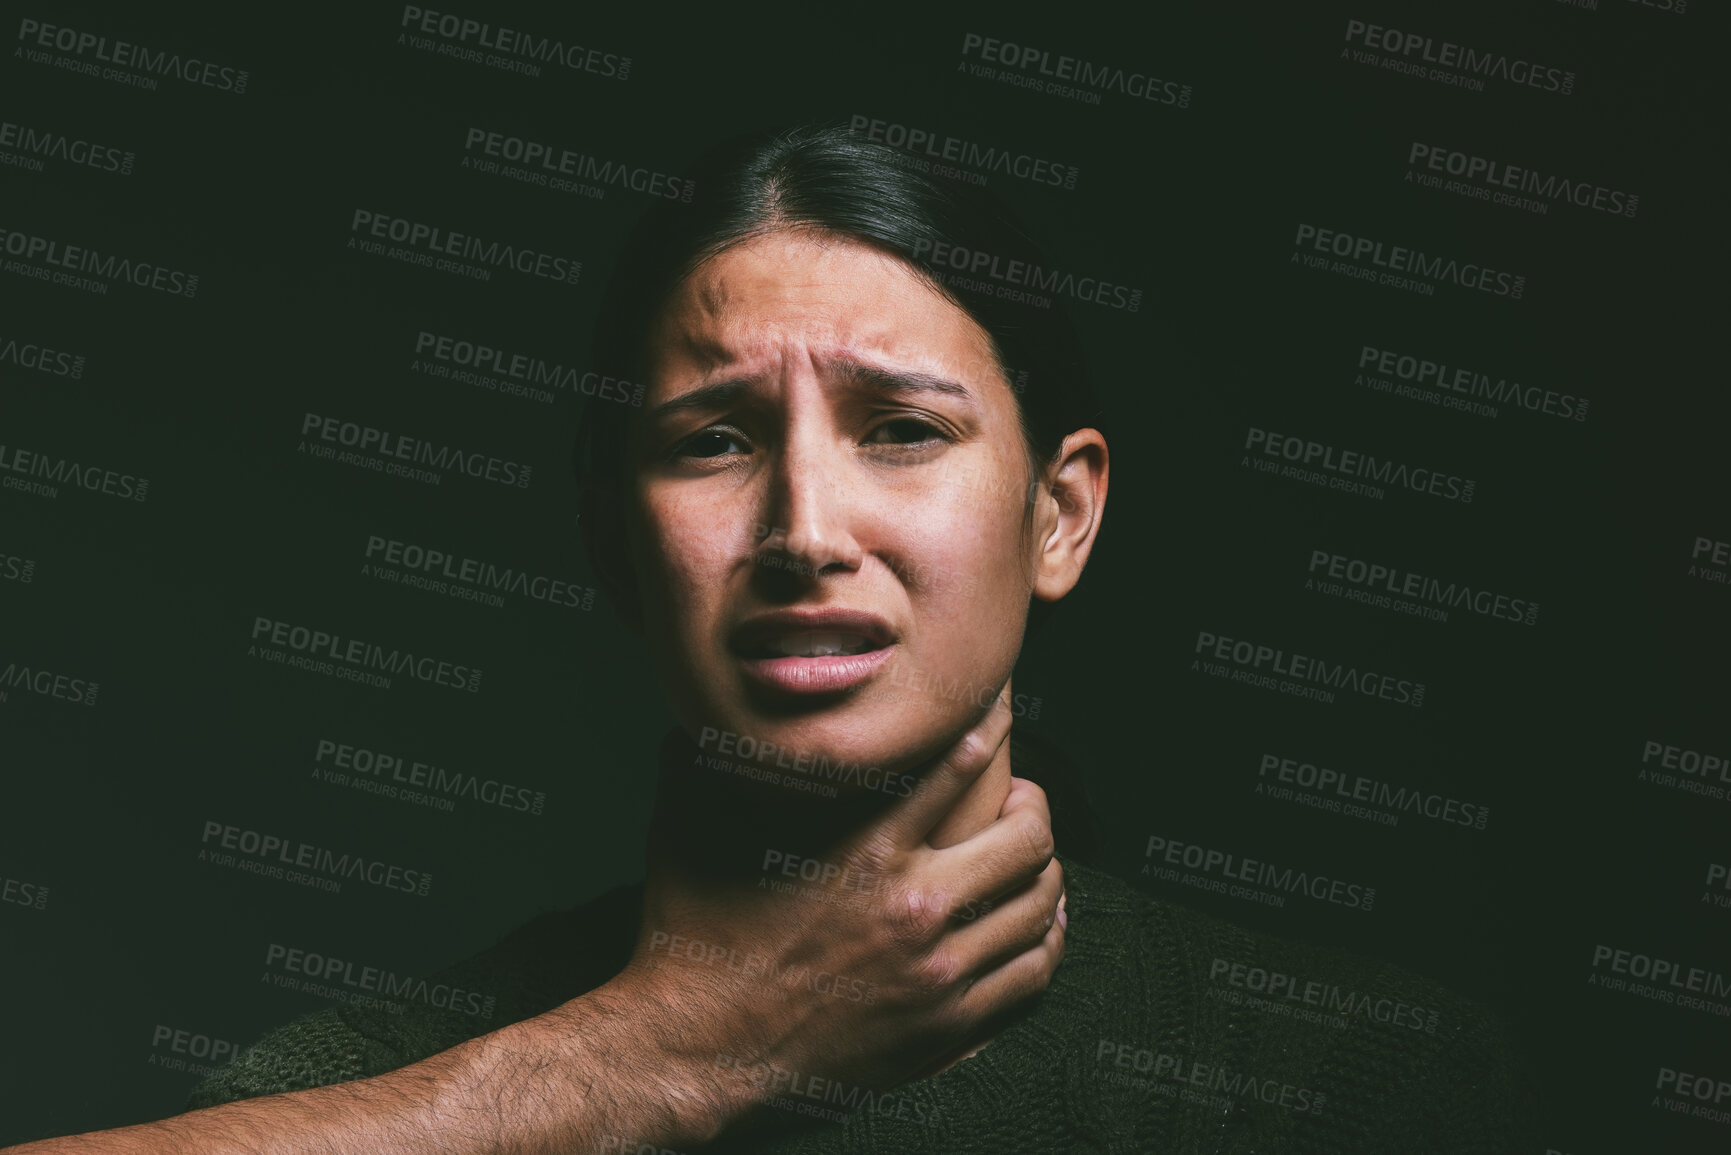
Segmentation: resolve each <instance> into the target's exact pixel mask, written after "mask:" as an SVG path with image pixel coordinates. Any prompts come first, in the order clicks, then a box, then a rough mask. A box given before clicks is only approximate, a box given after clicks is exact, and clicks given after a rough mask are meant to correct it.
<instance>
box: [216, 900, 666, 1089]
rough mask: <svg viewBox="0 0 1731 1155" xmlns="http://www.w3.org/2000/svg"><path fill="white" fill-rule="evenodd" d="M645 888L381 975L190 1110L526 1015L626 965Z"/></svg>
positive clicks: (394, 1063) (380, 1067)
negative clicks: (429, 965) (472, 950)
mask: <svg viewBox="0 0 1731 1155" xmlns="http://www.w3.org/2000/svg"><path fill="white" fill-rule="evenodd" d="M641 889H642V888H641V886H640V885H632V886H618V887H614V888H613V889H611V890H609V891H607V892H605V893H603V894H602V895H600V896H599V897H597V898H595V899H592V900H590V901H589V902H586V903H584V904H582V905H581V906H579V907H577V908H576V909H573V910H563V911H553V912H549V913H546V914H542V915H538V916H537V917H535V918H533V919H531V920H529V921H528V922H527V923H524V924H523V925H522V926H520V927H518V928H517V929H515V930H513V931H511V932H510V933H509V934H507V935H505V936H504V937H503V938H501V939H500V940H499V941H498V942H497V943H495V944H494V945H493V946H491V947H488V948H487V949H486V950H483V951H480V952H478V953H476V954H474V955H471V956H470V957H468V958H466V959H464V960H462V961H461V962H458V963H455V964H453V965H451V966H448V967H446V968H444V969H443V970H440V971H437V972H435V973H433V974H430V975H427V976H425V977H420V976H413V975H396V974H390V973H386V974H383V975H379V976H376V977H370V978H369V979H368V980H367V981H366V982H365V983H364V984H361V985H357V986H356V987H355V988H354V989H344V988H338V989H337V991H336V994H337V997H339V998H341V999H342V1001H341V1002H340V1003H338V1004H337V1005H336V1006H332V1007H329V1008H326V1009H324V1010H320V1011H316V1012H313V1013H312V1014H308V1015H305V1016H303V1017H302V1018H300V1019H297V1020H295V1021H294V1022H292V1023H289V1024H287V1025H285V1026H282V1027H278V1028H276V1029H275V1030H273V1031H271V1032H269V1033H268V1034H266V1035H265V1036H264V1037H263V1038H261V1039H259V1041H258V1042H256V1043H254V1044H253V1045H252V1046H250V1047H248V1048H247V1049H246V1050H245V1051H243V1052H242V1053H241V1054H240V1055H239V1056H238V1057H237V1058H235V1059H234V1060H233V1061H232V1062H231V1063H229V1064H228V1065H227V1066H225V1067H223V1068H222V1069H220V1070H218V1071H216V1072H215V1073H214V1074H212V1075H211V1076H210V1077H209V1078H208V1079H206V1080H205V1081H204V1082H203V1083H201V1084H200V1085H199V1086H198V1087H196V1088H195V1089H194V1090H193V1092H192V1094H191V1095H190V1096H189V1097H188V1102H187V1105H188V1107H189V1108H197V1107H211V1106H215V1105H217V1104H219V1103H227V1102H231V1101H233V1100H236V1099H248V1098H254V1097H256V1096H259V1095H273V1094H279V1093H282V1092H285V1091H298V1090H305V1089H306V1088H309V1087H320V1086H325V1085H327V1084H330V1083H341V1082H347V1081H349V1080H352V1079H364V1078H369V1077H371V1076H373V1075H381V1074H384V1073H385V1072H386V1071H393V1070H396V1069H397V1068H398V1067H403V1066H407V1065H408V1064H410V1063H416V1062H419V1061H421V1060H422V1059H425V1058H428V1057H430V1056H432V1055H436V1054H438V1053H439V1052H440V1051H444V1050H449V1049H450V1048H451V1047H454V1046H456V1045H457V1044H459V1043H462V1042H464V1041H466V1040H468V1039H472V1038H476V1037H478V1036H480V1035H484V1034H487V1033H488V1032H490V1031H495V1030H498V1029H499V1028H500V1027H504V1026H508V1025H509V1024H511V1023H515V1022H520V1021H522V1020H523V1019H528V1018H533V1017H534V1016H536V1015H539V1014H542V1013H544V1012H546V1011H549V1010H551V1009H553V1008H554V1007H556V1006H558V1005H559V1004H560V1003H563V1002H566V1001H567V1000H569V999H573V998H576V997H577V996H578V995H581V994H583V993H584V992H586V991H589V990H593V989H594V988H595V987H597V986H599V985H601V984H602V983H604V982H606V981H607V980H608V979H609V978H611V977H612V976H613V975H614V974H617V973H618V971H619V970H620V969H621V968H622V967H623V966H624V965H625V962H626V960H627V959H628V958H629V954H630V947H631V941H632V936H633V934H634V933H635V928H636V918H637V910H638V903H639V899H640V895H641Z"/></svg>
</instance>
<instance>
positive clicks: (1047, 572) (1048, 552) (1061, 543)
mask: <svg viewBox="0 0 1731 1155" xmlns="http://www.w3.org/2000/svg"><path fill="white" fill-rule="evenodd" d="M1108 470H1109V465H1108V454H1107V450H1106V439H1105V437H1104V436H1102V435H1101V433H1100V431H1099V430H1097V429H1078V430H1077V431H1076V432H1074V433H1072V434H1070V435H1069V436H1068V437H1066V438H1064V443H1063V445H1062V446H1060V448H1059V451H1058V455H1057V466H1056V468H1055V469H1054V471H1053V472H1052V474H1051V481H1050V484H1049V485H1047V486H1046V487H1045V492H1046V496H1047V498H1048V499H1049V500H1050V502H1051V505H1050V506H1049V507H1048V508H1049V509H1050V510H1051V513H1050V514H1049V516H1051V517H1052V518H1054V519H1055V523H1054V524H1053V526H1052V529H1051V531H1050V532H1049V533H1047V534H1045V535H1044V543H1043V545H1042V547H1041V552H1040V557H1039V562H1038V569H1037V571H1036V574H1035V579H1034V591H1033V592H1034V596H1035V597H1037V598H1039V599H1040V600H1042V601H1048V602H1055V601H1057V600H1058V599H1059V598H1061V597H1063V596H1064V595H1065V594H1067V593H1069V592H1070V591H1071V590H1072V589H1074V588H1075V586H1076V583H1077V582H1078V581H1080V580H1081V577H1082V570H1083V568H1084V567H1086V566H1087V564H1088V555H1089V553H1090V552H1092V550H1093V547H1094V536H1095V534H1097V533H1098V532H1099V529H1100V519H1101V517H1102V516H1103V515H1104V514H1105V511H1106V488H1107V478H1108Z"/></svg>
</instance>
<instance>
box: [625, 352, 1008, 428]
mask: <svg viewBox="0 0 1731 1155" xmlns="http://www.w3.org/2000/svg"><path fill="white" fill-rule="evenodd" d="M830 364H831V367H832V369H833V371H834V372H835V373H836V375H837V376H839V377H841V378H842V379H844V380H845V381H847V382H848V383H849V384H852V385H862V386H864V387H866V388H868V389H872V390H875V391H877V392H880V393H942V394H944V395H945V396H949V397H958V398H960V399H961V400H963V401H965V402H967V403H968V404H969V405H970V406H971V405H975V404H976V402H975V399H974V394H973V392H972V391H971V390H970V389H968V387H967V386H965V385H961V384H958V383H957V382H955V381H951V380H949V379H947V378H944V377H939V376H937V375H935V374H932V373H922V372H920V371H919V370H917V369H885V368H883V367H881V366H878V365H868V364H866V363H865V362H863V361H853V360H846V359H841V358H837V359H836V360H834V361H832V362H830ZM755 383H756V382H755V381H754V380H752V379H748V378H733V379H729V380H726V381H717V382H715V383H713V384H710V385H703V386H700V387H698V388H696V389H693V390H691V391H690V392H689V393H682V394H680V395H679V396H678V397H675V398H674V399H673V400H671V401H665V402H663V403H661V404H660V405H657V406H656V407H655V408H654V409H652V410H650V411H649V418H650V420H652V421H660V420H661V419H662V418H665V417H672V416H675V415H677V414H680V413H685V412H688V411H690V410H693V409H720V408H724V407H726V406H728V405H731V404H732V403H733V402H735V401H736V400H738V399H739V395H740V394H741V393H744V392H745V391H746V390H747V389H750V388H751V387H752V385H753V384H755Z"/></svg>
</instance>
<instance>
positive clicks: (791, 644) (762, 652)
mask: <svg viewBox="0 0 1731 1155" xmlns="http://www.w3.org/2000/svg"><path fill="white" fill-rule="evenodd" d="M882 648H883V647H881V646H879V645H878V644H877V643H876V642H874V641H872V640H871V639H870V638H865V637H861V636H860V635H858V634H841V633H834V632H830V631H823V630H800V631H798V632H796V633H787V634H780V635H777V636H774V637H770V638H765V639H763V640H762V641H761V642H759V643H758V644H756V645H750V646H746V647H744V649H743V653H744V655H745V656H746V657H748V658H835V657H846V656H848V655H852V654H863V653H866V652H867V651H868V650H877V649H882Z"/></svg>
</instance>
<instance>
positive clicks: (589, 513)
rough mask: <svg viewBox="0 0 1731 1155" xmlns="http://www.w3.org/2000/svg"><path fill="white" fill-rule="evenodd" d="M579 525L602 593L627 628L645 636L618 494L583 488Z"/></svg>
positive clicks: (594, 486)
mask: <svg viewBox="0 0 1731 1155" xmlns="http://www.w3.org/2000/svg"><path fill="white" fill-rule="evenodd" d="M577 510H578V512H577V524H578V526H579V527H580V528H581V529H582V531H583V548H584V550H585V551H587V552H588V554H589V564H590V565H592V566H594V567H595V576H596V577H597V578H598V579H600V582H601V589H602V592H604V593H605V594H606V595H607V600H608V601H610V602H612V603H613V605H614V608H615V609H617V610H618V611H619V616H620V617H621V618H623V619H624V621H625V628H626V629H628V630H630V631H631V632H632V633H634V634H641V633H642V632H643V606H642V602H641V600H640V599H639V597H638V594H637V571H636V570H635V569H634V568H632V565H631V549H630V544H629V542H627V541H626V538H625V520H624V516H623V512H624V511H623V509H622V508H621V505H620V498H619V496H618V494H617V492H616V491H614V490H613V489H611V488H607V487H604V486H599V485H584V486H581V487H579V489H578V491H577Z"/></svg>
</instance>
